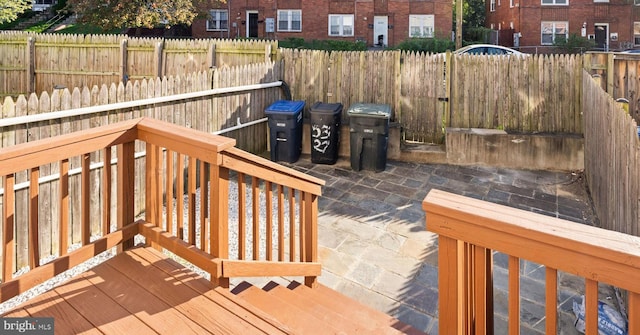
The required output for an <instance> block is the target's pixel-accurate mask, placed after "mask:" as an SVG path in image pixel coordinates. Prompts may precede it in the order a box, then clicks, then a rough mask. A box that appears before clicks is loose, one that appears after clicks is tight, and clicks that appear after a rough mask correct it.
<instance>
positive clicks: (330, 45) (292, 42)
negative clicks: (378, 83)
mask: <svg viewBox="0 0 640 335" xmlns="http://www.w3.org/2000/svg"><path fill="white" fill-rule="evenodd" d="M278 46H279V47H281V48H291V49H294V48H298V49H310V50H326V51H364V50H367V45H366V43H365V42H361V41H357V42H350V41H338V40H312V41H305V40H304V39H303V38H287V39H286V40H283V41H278Z"/></svg>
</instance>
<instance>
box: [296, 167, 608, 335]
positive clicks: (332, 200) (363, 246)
mask: <svg viewBox="0 0 640 335" xmlns="http://www.w3.org/2000/svg"><path fill="white" fill-rule="evenodd" d="M285 165H287V164H285ZM290 166H292V167H294V168H295V169H297V170H300V171H303V172H305V173H308V174H310V175H313V176H316V177H319V178H322V179H324V180H325V181H326V186H325V187H324V188H323V193H322V197H321V199H320V202H319V213H320V214H319V220H318V221H319V228H318V230H319V256H320V261H321V262H322V264H323V273H322V276H321V277H320V282H321V283H323V284H324V285H327V286H329V287H331V288H334V289H336V290H338V291H340V292H342V293H344V294H346V295H348V296H350V297H352V298H354V299H356V300H359V301H361V302H363V303H365V304H367V305H369V306H372V307H374V308H376V309H378V310H381V311H383V312H386V313H388V314H390V315H393V316H395V317H396V318H398V319H400V320H401V321H403V322H405V323H408V324H411V325H412V326H414V327H416V328H418V329H421V330H423V331H426V332H428V333H430V334H438V333H439V331H438V303H437V301H438V289H437V287H438V273H437V265H438V264H437V263H438V259H437V237H436V235H435V234H432V233H429V232H427V231H425V214H424V212H423V210H422V200H423V199H424V197H425V196H426V194H427V193H428V192H429V190H431V189H432V188H437V189H442V190H446V191H448V192H453V193H457V194H462V195H465V196H469V197H474V198H478V199H483V200H487V201H490V202H494V203H498V204H503V205H508V206H512V207H516V208H520V209H524V210H528V211H532V212H537V213H542V214H545V215H549V216H553V217H559V218H562V219H567V220H571V221H575V222H580V223H585V224H594V223H595V222H597V221H596V220H597V219H596V218H595V216H594V214H593V210H592V207H591V205H590V202H589V200H588V195H587V192H586V188H585V185H584V180H583V179H582V176H581V175H580V174H572V173H559V172H548V171H521V170H510V169H500V168H491V167H461V166H449V165H441V164H415V163H405V162H396V161H389V162H387V166H386V170H385V171H383V172H380V173H374V172H372V171H360V172H355V171H353V170H351V168H350V166H349V162H348V160H340V161H338V163H337V164H336V165H319V164H312V163H311V162H310V159H309V156H306V157H305V156H303V157H302V158H301V159H300V160H299V161H298V162H297V163H295V164H291V165H290ZM506 268H507V257H506V256H505V255H503V254H499V253H496V255H495V257H494V275H495V290H494V298H495V330H496V332H495V333H496V334H506V333H507V271H506ZM521 269H522V270H521V296H522V300H521V306H522V307H521V317H522V319H523V326H522V329H521V334H544V327H545V324H544V300H545V298H544V273H545V272H544V267H541V266H539V265H536V264H533V263H530V262H524V261H523V262H522V263H521ZM558 282H559V283H560V285H561V286H560V288H559V290H558V292H559V306H560V307H559V309H560V310H561V313H560V315H559V323H560V324H559V329H561V332H562V333H563V334H578V332H577V331H576V330H575V328H574V326H573V322H574V321H575V318H574V316H573V313H572V311H571V305H572V301H573V300H575V299H579V296H580V295H581V294H582V292H583V291H584V284H583V281H582V280H581V279H579V278H575V277H573V276H569V275H567V274H563V273H560V274H559V280H558ZM605 293H606V292H605Z"/></svg>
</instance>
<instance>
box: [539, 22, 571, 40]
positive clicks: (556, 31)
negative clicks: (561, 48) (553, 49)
mask: <svg viewBox="0 0 640 335" xmlns="http://www.w3.org/2000/svg"><path fill="white" fill-rule="evenodd" d="M541 32H542V38H541V44H542V45H552V44H553V42H554V41H555V40H556V39H557V38H565V39H566V38H569V22H542V27H541Z"/></svg>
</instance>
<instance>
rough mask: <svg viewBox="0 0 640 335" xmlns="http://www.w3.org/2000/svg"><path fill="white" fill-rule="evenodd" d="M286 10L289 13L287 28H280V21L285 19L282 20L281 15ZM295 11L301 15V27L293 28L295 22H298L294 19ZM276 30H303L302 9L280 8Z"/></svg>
mask: <svg viewBox="0 0 640 335" xmlns="http://www.w3.org/2000/svg"><path fill="white" fill-rule="evenodd" d="M284 12H286V13H287V29H281V28H280V22H281V21H283V20H280V15H282V13H284ZM294 12H297V13H298V15H299V17H300V29H293V22H296V21H294V20H293V17H294V15H293V14H294ZM276 31H278V32H283V33H300V32H302V9H278V13H277V18H276Z"/></svg>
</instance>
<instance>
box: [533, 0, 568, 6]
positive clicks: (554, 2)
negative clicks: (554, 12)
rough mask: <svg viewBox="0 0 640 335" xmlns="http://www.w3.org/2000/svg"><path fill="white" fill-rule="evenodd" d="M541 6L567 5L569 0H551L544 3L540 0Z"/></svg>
mask: <svg viewBox="0 0 640 335" xmlns="http://www.w3.org/2000/svg"><path fill="white" fill-rule="evenodd" d="M558 1H564V3H558ZM540 4H541V5H542V6H569V0H551V3H544V0H540Z"/></svg>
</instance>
